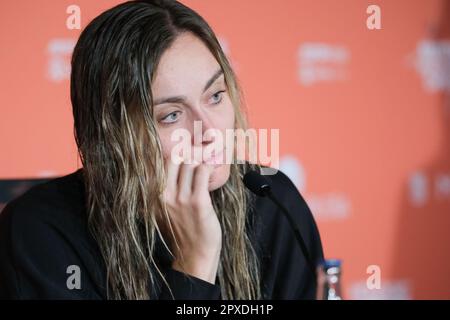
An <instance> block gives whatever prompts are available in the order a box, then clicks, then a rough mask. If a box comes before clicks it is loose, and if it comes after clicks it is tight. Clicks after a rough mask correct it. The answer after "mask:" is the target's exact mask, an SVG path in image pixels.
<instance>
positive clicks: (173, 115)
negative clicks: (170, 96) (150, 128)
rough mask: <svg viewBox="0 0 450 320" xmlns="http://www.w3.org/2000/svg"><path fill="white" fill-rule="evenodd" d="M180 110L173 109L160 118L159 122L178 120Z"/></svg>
mask: <svg viewBox="0 0 450 320" xmlns="http://www.w3.org/2000/svg"><path fill="white" fill-rule="evenodd" d="M180 113H181V112H180V111H174V112H171V113H169V114H168V115H167V116H165V117H164V118H162V119H161V120H160V122H161V123H174V122H176V121H177V120H178V118H179V114H180Z"/></svg>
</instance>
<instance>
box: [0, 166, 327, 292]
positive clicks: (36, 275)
mask: <svg viewBox="0 0 450 320" xmlns="http://www.w3.org/2000/svg"><path fill="white" fill-rule="evenodd" d="M269 177H270V179H271V180H272V191H273V192H274V194H275V195H276V196H277V197H278V198H279V200H280V201H281V202H282V203H283V204H284V205H285V206H286V207H287V208H288V210H289V211H290V212H291V214H292V215H293V216H294V220H295V221H296V222H297V224H298V226H299V228H300V232H301V234H302V236H303V238H304V239H305V242H306V245H307V247H308V250H309V252H310V255H311V256H312V259H313V260H314V261H319V260H321V259H322V258H323V252H322V245H321V240H320V236H319V232H318V229H317V227H316V224H315V222H314V218H313V216H312V214H311V212H310V210H309V208H308V206H307V204H306V203H305V201H304V199H303V197H302V196H301V195H300V193H299V192H298V190H297V188H296V187H295V186H294V184H293V183H292V182H291V180H290V179H289V178H288V177H287V176H286V175H285V174H284V173H282V172H281V171H278V173H277V174H276V175H273V176H269ZM84 204H85V196H84V185H83V181H82V169H79V170H77V171H75V172H73V173H71V174H69V175H66V176H63V177H59V178H56V179H52V180H50V181H48V182H45V183H43V184H39V185H36V186H34V187H32V188H31V189H30V190H28V191H27V192H26V193H25V194H23V195H22V196H20V197H18V198H16V199H15V200H13V201H11V202H9V203H8V204H7V206H6V207H5V208H4V210H3V211H2V213H1V214H0V298H7V299H106V290H105V287H106V271H105V267H104V263H103V260H102V258H101V255H100V252H99V250H98V247H97V245H96V242H95V241H94V239H93V238H92V236H91V234H90V233H89V231H88V227H87V221H86V220H87V218H86V208H85V205H84ZM248 214H249V215H251V216H249V217H252V219H249V221H253V222H252V224H251V228H252V233H251V234H252V236H251V239H252V241H253V243H254V245H255V247H256V249H257V252H258V257H259V258H260V263H261V283H262V292H263V298H264V299H314V298H315V290H316V288H315V287H316V283H315V280H314V277H313V275H312V274H311V272H310V270H309V269H308V268H307V265H306V262H305V259H304V257H303V255H302V252H301V250H300V248H299V246H298V244H297V242H296V240H295V237H294V234H293V232H292V231H291V229H290V226H289V224H288V223H287V220H286V218H285V217H284V216H283V215H282V214H281V212H279V209H278V208H277V207H276V206H275V205H274V204H273V203H272V202H271V201H270V200H269V199H267V198H260V197H254V198H253V197H252V198H251V199H250V200H249V210H248ZM158 243H159V244H158ZM155 256H156V257H157V260H158V261H160V262H161V269H162V271H163V273H164V275H165V277H166V280H167V281H168V283H169V285H170V287H171V289H172V293H173V294H174V297H175V299H221V293H220V286H219V284H218V281H217V279H216V283H215V284H211V283H209V282H206V281H203V280H201V279H198V278H195V277H192V276H187V275H185V274H183V273H181V272H178V271H176V270H173V269H172V268H171V267H170V263H168V260H167V252H166V251H165V249H164V247H163V246H162V245H161V242H160V239H159V242H157V250H156V252H155ZM71 266H72V267H71ZM73 266H75V267H73ZM73 268H79V269H78V270H75V269H73ZM75 273H78V274H79V275H80V278H79V279H80V283H79V284H80V287H79V288H78V287H77V286H76V285H75V288H74V283H76V282H74V281H73V280H74V278H73V277H71V276H73V275H74V274H75ZM157 283H159V282H158V281H157ZM149 293H150V297H151V298H152V299H171V298H172V296H171V295H170V293H169V290H168V289H167V287H166V286H163V285H156V286H154V287H153V288H149Z"/></svg>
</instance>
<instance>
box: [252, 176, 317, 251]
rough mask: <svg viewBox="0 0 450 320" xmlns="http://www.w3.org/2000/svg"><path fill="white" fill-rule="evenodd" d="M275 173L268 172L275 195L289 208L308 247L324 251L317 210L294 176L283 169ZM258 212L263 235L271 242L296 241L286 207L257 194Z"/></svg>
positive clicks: (257, 215) (256, 208) (256, 210)
mask: <svg viewBox="0 0 450 320" xmlns="http://www.w3.org/2000/svg"><path fill="white" fill-rule="evenodd" d="M273 172H275V173H274V174H271V175H265V178H266V179H267V180H269V181H270V185H271V190H272V193H273V195H274V197H275V198H276V199H277V200H278V201H279V202H280V203H281V204H282V205H283V206H284V207H285V208H286V209H287V211H288V212H289V213H290V216H291V217H292V219H293V221H294V222H295V224H296V225H297V226H298V228H299V230H300V232H301V234H302V235H303V236H304V238H305V241H306V242H307V245H308V247H315V249H314V250H319V251H321V241H320V235H319V231H318V228H317V224H316V221H315V219H314V216H313V213H312V212H311V210H310V208H309V206H308V204H307V202H306V201H305V199H304V197H303V195H302V194H301V193H300V191H299V190H298V188H297V187H296V186H295V184H294V183H293V182H292V180H291V179H290V178H289V177H288V176H287V175H286V174H285V173H284V172H283V171H282V170H274V171H273ZM254 210H255V216H256V217H257V219H258V220H259V222H260V223H261V225H260V230H261V231H260V232H261V234H260V238H261V239H262V241H263V242H267V243H268V245H269V246H271V245H273V244H274V243H276V242H278V241H281V242H286V241H289V242H294V241H295V239H294V235H293V232H292V230H291V226H290V225H289V223H288V220H287V219H286V217H285V216H284V213H283V212H282V210H281V209H280V208H279V207H278V206H277V205H276V204H275V203H274V202H273V201H271V199H269V198H267V197H264V198H262V197H256V200H255V202H254Z"/></svg>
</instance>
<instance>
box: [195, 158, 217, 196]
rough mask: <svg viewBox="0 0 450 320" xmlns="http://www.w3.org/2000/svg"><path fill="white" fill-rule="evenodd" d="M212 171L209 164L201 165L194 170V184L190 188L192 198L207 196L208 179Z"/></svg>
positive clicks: (212, 168)
mask: <svg viewBox="0 0 450 320" xmlns="http://www.w3.org/2000/svg"><path fill="white" fill-rule="evenodd" d="M213 170H214V167H213V166H212V165H210V164H206V163H202V164H200V165H199V166H198V167H197V168H196V169H195V173H194V182H193V188H192V196H193V197H199V196H208V195H209V190H208V185H209V178H210V177H211V174H212V172H213Z"/></svg>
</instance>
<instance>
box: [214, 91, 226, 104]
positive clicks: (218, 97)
mask: <svg viewBox="0 0 450 320" xmlns="http://www.w3.org/2000/svg"><path fill="white" fill-rule="evenodd" d="M224 92H225V90H221V91H217V92H216V93H214V94H213V95H212V98H213V102H212V104H219V103H220V102H221V101H222V98H223V96H222V93H224Z"/></svg>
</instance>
